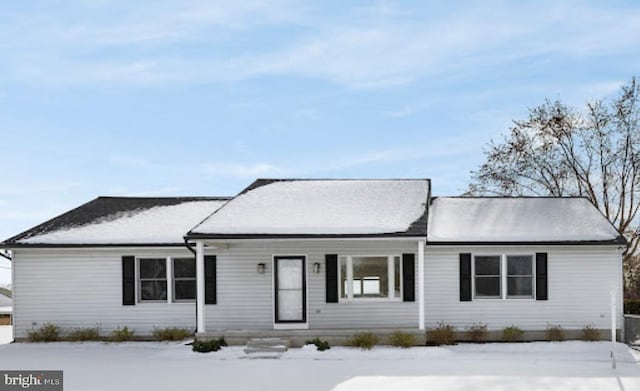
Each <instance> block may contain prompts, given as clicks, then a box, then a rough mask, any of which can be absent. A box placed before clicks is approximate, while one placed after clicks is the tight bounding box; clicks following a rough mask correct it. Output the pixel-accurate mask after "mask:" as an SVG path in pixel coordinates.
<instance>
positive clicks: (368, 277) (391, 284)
mask: <svg viewBox="0 0 640 391" xmlns="http://www.w3.org/2000/svg"><path fill="white" fill-rule="evenodd" d="M339 260H340V262H339V273H340V284H339V286H340V298H341V300H353V299H363V300H366V299H389V300H393V299H399V298H401V292H402V286H401V284H402V282H401V281H402V279H401V277H400V276H401V270H400V267H401V265H400V257H399V256H394V255H392V256H350V255H349V256H340V258H339Z"/></svg>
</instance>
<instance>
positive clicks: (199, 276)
mask: <svg viewBox="0 0 640 391" xmlns="http://www.w3.org/2000/svg"><path fill="white" fill-rule="evenodd" d="M196 303H197V304H196V305H197V307H196V315H197V317H198V325H197V330H198V332H199V333H204V332H205V331H206V330H205V327H204V244H203V243H202V241H197V242H196Z"/></svg>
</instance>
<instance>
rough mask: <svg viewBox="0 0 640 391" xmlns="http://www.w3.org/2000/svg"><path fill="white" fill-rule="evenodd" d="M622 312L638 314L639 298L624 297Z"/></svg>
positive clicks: (639, 313) (639, 307) (639, 310)
mask: <svg viewBox="0 0 640 391" xmlns="http://www.w3.org/2000/svg"><path fill="white" fill-rule="evenodd" d="M624 313H625V314H630V315H640V299H624Z"/></svg>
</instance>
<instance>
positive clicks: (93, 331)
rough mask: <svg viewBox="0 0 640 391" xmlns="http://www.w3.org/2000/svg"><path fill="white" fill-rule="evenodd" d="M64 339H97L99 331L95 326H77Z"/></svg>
mask: <svg viewBox="0 0 640 391" xmlns="http://www.w3.org/2000/svg"><path fill="white" fill-rule="evenodd" d="M65 339H66V340H68V341H73V342H82V341H98V340H99V339H100V333H99V332H98V328H97V327H86V328H77V329H73V330H71V331H70V332H69V334H67V337H66V338H65Z"/></svg>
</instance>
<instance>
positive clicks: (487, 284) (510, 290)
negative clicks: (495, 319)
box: [473, 255, 534, 299]
mask: <svg viewBox="0 0 640 391" xmlns="http://www.w3.org/2000/svg"><path fill="white" fill-rule="evenodd" d="M473 284H474V297H475V298H479V299H503V298H504V299H532V298H533V297H534V262H533V255H475V256H474V257H473Z"/></svg>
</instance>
